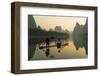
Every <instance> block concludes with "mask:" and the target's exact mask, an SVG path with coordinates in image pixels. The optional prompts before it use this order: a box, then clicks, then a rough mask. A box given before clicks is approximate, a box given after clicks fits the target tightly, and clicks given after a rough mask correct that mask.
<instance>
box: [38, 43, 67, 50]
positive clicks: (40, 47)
mask: <svg viewBox="0 0 100 76" xmlns="http://www.w3.org/2000/svg"><path fill="white" fill-rule="evenodd" d="M65 45H68V43H65V44H62V45H61V46H65ZM56 46H57V45H49V47H56ZM43 48H47V47H46V46H39V49H43Z"/></svg>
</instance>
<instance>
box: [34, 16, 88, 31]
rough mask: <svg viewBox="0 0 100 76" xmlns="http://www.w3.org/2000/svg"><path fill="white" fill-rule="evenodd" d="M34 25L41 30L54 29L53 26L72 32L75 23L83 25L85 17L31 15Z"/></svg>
mask: <svg viewBox="0 0 100 76" xmlns="http://www.w3.org/2000/svg"><path fill="white" fill-rule="evenodd" d="M33 17H34V19H35V21H36V24H37V25H40V26H41V27H42V28H43V29H46V30H49V29H50V28H52V29H54V28H55V26H61V28H62V29H63V30H65V29H67V30H68V31H73V29H74V27H75V24H76V22H78V23H79V24H83V25H84V24H85V22H86V17H67V16H42V15H40V16H39V15H35V16H34V15H33Z"/></svg>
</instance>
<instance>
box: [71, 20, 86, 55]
mask: <svg viewBox="0 0 100 76" xmlns="http://www.w3.org/2000/svg"><path fill="white" fill-rule="evenodd" d="M73 41H74V44H75V46H76V49H77V50H78V48H80V47H85V50H86V54H88V20H86V23H85V25H80V24H79V23H76V26H75V28H74V31H73Z"/></svg>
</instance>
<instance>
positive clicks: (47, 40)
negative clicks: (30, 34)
mask: <svg viewBox="0 0 100 76" xmlns="http://www.w3.org/2000/svg"><path fill="white" fill-rule="evenodd" d="M45 42H46V47H49V38H46V40H45Z"/></svg>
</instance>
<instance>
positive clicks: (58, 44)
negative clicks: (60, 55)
mask: <svg viewBox="0 0 100 76" xmlns="http://www.w3.org/2000/svg"><path fill="white" fill-rule="evenodd" d="M57 48H61V40H60V38H58V39H57Z"/></svg>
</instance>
